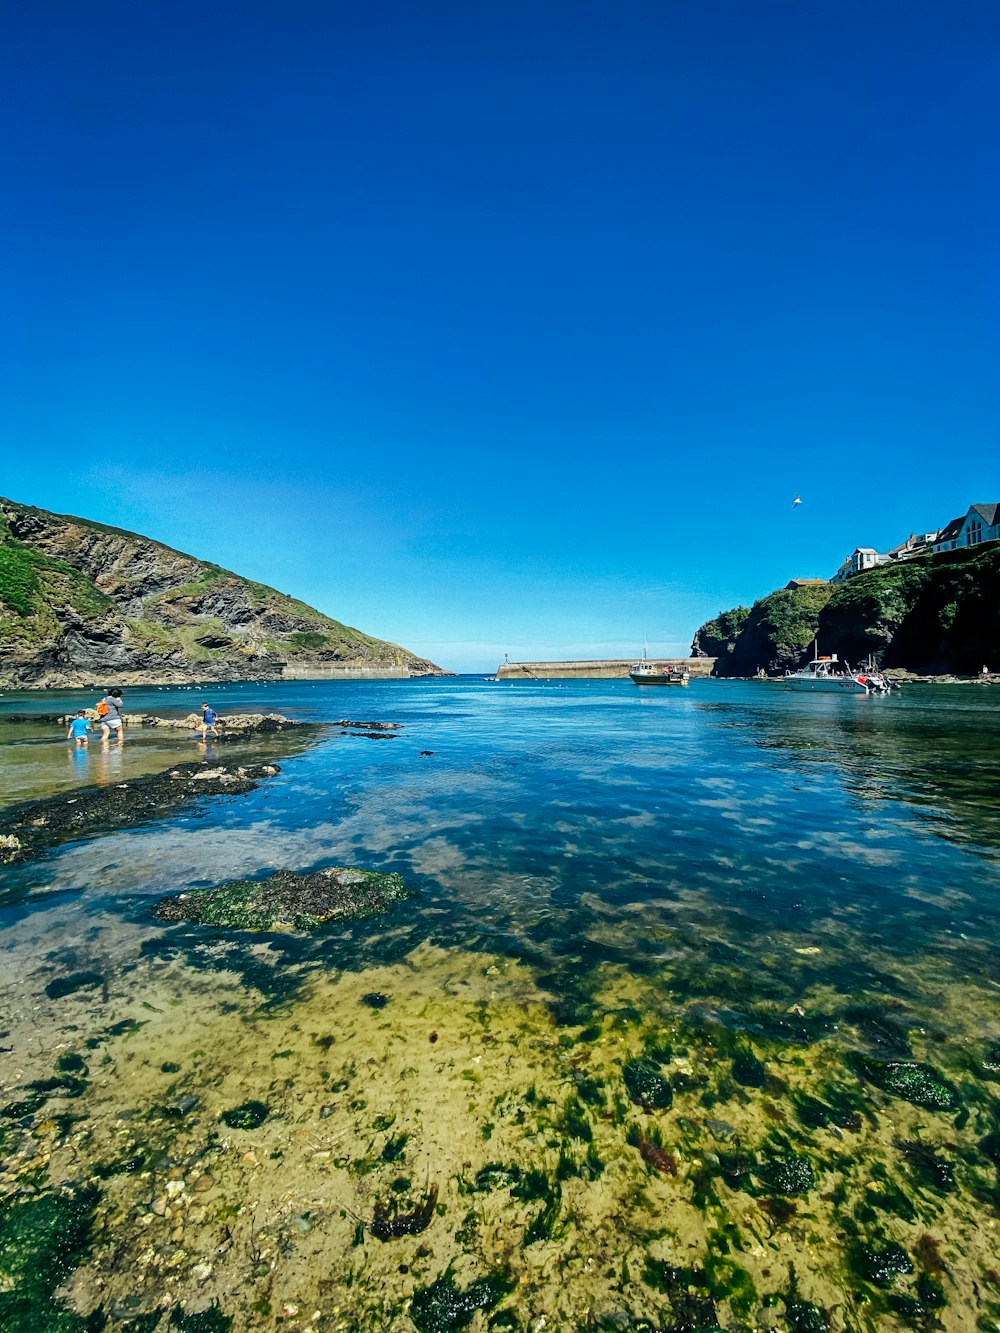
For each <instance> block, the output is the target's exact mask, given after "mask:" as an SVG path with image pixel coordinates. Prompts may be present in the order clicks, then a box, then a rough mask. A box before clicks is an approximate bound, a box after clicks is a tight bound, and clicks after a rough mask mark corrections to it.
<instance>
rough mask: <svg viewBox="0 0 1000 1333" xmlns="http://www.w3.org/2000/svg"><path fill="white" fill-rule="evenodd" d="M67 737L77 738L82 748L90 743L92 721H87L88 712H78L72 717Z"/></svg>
mask: <svg viewBox="0 0 1000 1333" xmlns="http://www.w3.org/2000/svg"><path fill="white" fill-rule="evenodd" d="M66 739H67V740H68V741H72V740H75V741H76V744H77V747H78V748H81V749H82V748H83V747H84V746H86V745H87V744H88V743H89V740H90V723H89V722H88V721H87V715H86V713H77V715H76V717H74V718H71V720H70V724H69V731H67V733H66Z"/></svg>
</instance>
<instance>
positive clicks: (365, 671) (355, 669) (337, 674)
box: [281, 662, 414, 680]
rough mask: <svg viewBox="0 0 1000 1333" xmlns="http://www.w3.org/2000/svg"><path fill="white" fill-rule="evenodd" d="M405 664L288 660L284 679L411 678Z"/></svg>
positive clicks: (410, 672) (283, 668)
mask: <svg viewBox="0 0 1000 1333" xmlns="http://www.w3.org/2000/svg"><path fill="white" fill-rule="evenodd" d="M413 674H414V673H413V672H412V671H410V670H409V668H408V667H405V666H385V665H382V666H324V665H323V664H322V663H320V664H317V663H316V662H301V663H300V662H286V663H285V665H284V666H283V667H282V671H281V679H282V680H409V679H410V677H411V676H412V675H413Z"/></svg>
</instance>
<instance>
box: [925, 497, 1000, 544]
mask: <svg viewBox="0 0 1000 1333" xmlns="http://www.w3.org/2000/svg"><path fill="white" fill-rule="evenodd" d="M998 538H1000V504H995V505H972V506H971V508H970V509H969V512H968V513H967V514H966V515H965V517H964V518H953V519H952V520H951V522H950V523H949V524H948V526H947V527H946V528H942V529H941V531H940V532H939V533H938V535H937V540H936V541H935V542H934V551H935V552H938V551H954V550H956V549H957V548H958V547H959V546H978V545H979V543H980V542H993V541H996V540H997V539H998Z"/></svg>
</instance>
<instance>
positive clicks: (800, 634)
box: [695, 542, 1000, 676]
mask: <svg viewBox="0 0 1000 1333" xmlns="http://www.w3.org/2000/svg"><path fill="white" fill-rule="evenodd" d="M742 611H743V608H737V610H736V611H735V612H727V613H724V614H723V615H722V616H719V617H717V618H716V620H714V621H709V622H708V624H707V625H704V626H702V628H701V629H700V630H699V631H698V632H697V633H696V635H695V644H696V645H699V644H702V645H703V644H704V642H705V641H711V642H712V643H713V646H715V648H716V655H717V657H718V661H717V662H716V666H715V673H716V675H720V676H751V675H753V674H754V672H755V671H756V670H757V668H758V667H763V669H764V670H765V671H767V672H769V673H775V672H781V671H782V670H784V669H786V668H795V667H798V666H801V665H802V663H803V662H805V661H807V660H808V659H809V656H810V654H811V648H812V643H813V640H814V639H815V638H818V639H819V643H820V650H821V651H822V652H824V653H836V654H837V655H838V657H840V658H841V659H842V660H844V661H848V662H853V663H860V662H863V661H865V660H866V659H867V658H868V657H869V656H871V657H874V658H875V659H876V661H878V662H879V663H880V665H882V666H884V667H888V668H905V669H907V670H910V671H914V672H918V673H923V674H934V673H950V672H953V673H957V674H959V675H975V674H976V673H977V672H978V671H979V670H980V668H981V667H982V666H983V665H984V664H985V665H986V666H988V667H990V669H991V670H993V671H997V670H1000V543H997V542H989V543H987V544H986V545H983V546H970V547H963V548H961V549H960V550H957V551H947V552H944V553H942V554H940V555H936V556H925V557H924V558H922V559H918V560H910V561H906V562H904V563H902V564H892V565H881V566H879V567H878V568H876V569H872V570H868V571H867V572H866V573H864V574H858V575H855V577H854V578H850V579H847V580H846V581H845V582H844V583H841V584H838V585H836V586H834V585H829V584H823V585H820V586H818V587H812V588H799V589H794V590H788V589H783V590H782V591H781V592H775V593H771V594H770V596H768V597H762V598H761V599H760V601H758V602H755V603H754V605H753V607H752V608H751V610H750V612H749V614H748V615H743V616H742V617H741V616H740V613H741V612H742ZM726 617H730V619H729V620H726ZM723 624H725V625H726V627H727V628H728V629H730V630H732V631H733V632H732V633H731V635H729V636H727V637H725V639H724V641H722V640H720V639H719V627H720V625H723Z"/></svg>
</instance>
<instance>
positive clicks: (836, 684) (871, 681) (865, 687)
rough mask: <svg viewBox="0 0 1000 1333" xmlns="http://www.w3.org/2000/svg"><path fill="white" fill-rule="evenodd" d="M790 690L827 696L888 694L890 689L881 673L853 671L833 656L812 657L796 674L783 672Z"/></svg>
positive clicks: (794, 672)
mask: <svg viewBox="0 0 1000 1333" xmlns="http://www.w3.org/2000/svg"><path fill="white" fill-rule="evenodd" d="M785 684H786V685H787V686H788V687H789V689H792V690H814V691H816V690H818V691H823V692H824V693H827V694H888V693H889V691H890V689H891V688H892V686H891V685H890V684H889V682H888V681H887V680H886V678H885V677H884V676H883V675H882V673H881V672H880V671H877V670H872V671H852V670H851V668H850V667H849V666H848V664H847V663H846V662H841V661H839V660H838V658H837V654H836V653H832V654H831V655H830V656H829V657H814V658H813V660H812V661H811V662H807V663H806V665H805V666H804V667H800V668H799V669H798V671H786V672H785Z"/></svg>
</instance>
